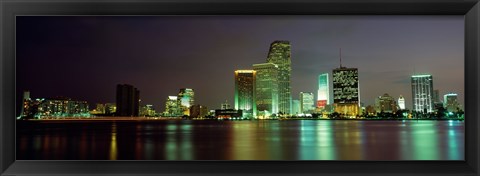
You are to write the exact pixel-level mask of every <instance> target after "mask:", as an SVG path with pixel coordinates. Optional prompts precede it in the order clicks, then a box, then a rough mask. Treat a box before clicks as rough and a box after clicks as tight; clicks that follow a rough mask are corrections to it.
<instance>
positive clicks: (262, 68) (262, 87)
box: [253, 63, 279, 118]
mask: <svg viewBox="0 0 480 176" xmlns="http://www.w3.org/2000/svg"><path fill="white" fill-rule="evenodd" d="M253 69H254V70H255V71H256V78H255V102H256V106H257V116H261V117H262V118H266V117H270V115H272V114H277V113H278V112H279V111H278V108H279V107H278V105H279V102H278V101H279V96H278V87H279V85H278V76H279V69H278V66H277V65H275V64H272V63H262V64H254V65H253Z"/></svg>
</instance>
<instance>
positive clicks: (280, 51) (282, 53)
mask: <svg viewBox="0 0 480 176" xmlns="http://www.w3.org/2000/svg"><path fill="white" fill-rule="evenodd" d="M290 55H291V51H290V42H289V41H274V42H273V43H272V44H271V45H270V50H269V52H268V57H267V62H268V63H272V64H275V65H277V66H278V96H279V97H278V111H279V112H282V113H284V114H290V112H291V111H292V108H291V107H292V93H291V87H290V77H291V71H292V68H291V60H290Z"/></svg>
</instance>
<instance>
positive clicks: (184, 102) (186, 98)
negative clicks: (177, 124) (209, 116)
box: [178, 88, 195, 116]
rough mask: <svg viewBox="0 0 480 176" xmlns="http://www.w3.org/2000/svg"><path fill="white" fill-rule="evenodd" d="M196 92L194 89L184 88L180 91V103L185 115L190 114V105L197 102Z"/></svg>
mask: <svg viewBox="0 0 480 176" xmlns="http://www.w3.org/2000/svg"><path fill="white" fill-rule="evenodd" d="M194 97H195V93H194V91H193V89H190V88H183V89H180V91H179V92H178V100H179V103H180V106H179V108H180V110H181V111H182V112H183V115H186V116H190V107H191V106H193V105H194V103H195V99H194Z"/></svg>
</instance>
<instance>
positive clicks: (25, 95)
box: [17, 91, 31, 119]
mask: <svg viewBox="0 0 480 176" xmlns="http://www.w3.org/2000/svg"><path fill="white" fill-rule="evenodd" d="M30 100H31V99H30V91H24V92H23V99H22V107H21V110H20V115H19V116H18V117H17V118H18V119H20V118H22V117H23V116H26V113H25V109H26V108H28V106H29V102H30Z"/></svg>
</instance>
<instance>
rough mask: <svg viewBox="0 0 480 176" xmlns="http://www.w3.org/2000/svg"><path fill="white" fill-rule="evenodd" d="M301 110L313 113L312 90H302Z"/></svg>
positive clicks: (300, 97) (300, 96)
mask: <svg viewBox="0 0 480 176" xmlns="http://www.w3.org/2000/svg"><path fill="white" fill-rule="evenodd" d="M299 99H300V110H301V113H312V111H313V108H314V107H313V106H314V105H315V103H314V98H313V93H311V92H300V95H299Z"/></svg>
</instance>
